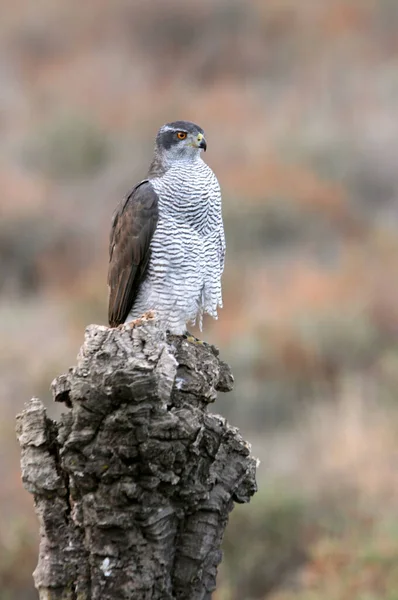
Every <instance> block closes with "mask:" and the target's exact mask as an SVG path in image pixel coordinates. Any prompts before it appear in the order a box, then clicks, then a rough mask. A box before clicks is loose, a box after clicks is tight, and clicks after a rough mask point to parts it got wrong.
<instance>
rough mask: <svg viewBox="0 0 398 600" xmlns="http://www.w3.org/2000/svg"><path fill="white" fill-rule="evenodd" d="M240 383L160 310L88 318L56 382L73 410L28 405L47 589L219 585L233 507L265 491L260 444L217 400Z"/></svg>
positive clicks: (110, 598) (114, 590)
mask: <svg viewBox="0 0 398 600" xmlns="http://www.w3.org/2000/svg"><path fill="white" fill-rule="evenodd" d="M232 384H233V377H232V374H231V371H230V369H229V367H228V366H227V365H226V364H225V363H223V362H222V361H221V360H220V359H219V357H218V351H217V350H216V349H215V348H214V347H211V346H208V345H202V344H198V343H195V342H190V341H188V340H186V339H184V338H182V337H173V336H169V337H167V336H166V334H165V332H163V331H161V330H160V329H159V328H158V326H157V324H156V322H155V321H154V320H152V319H148V320H143V321H142V323H141V324H140V325H139V326H136V327H135V328H134V329H132V330H131V329H124V330H119V329H109V328H107V327H102V326H97V325H91V326H89V327H88V328H87V330H86V337H85V342H84V345H83V346H82V348H81V350H80V353H79V355H78V360H77V366H76V367H73V368H71V369H70V370H69V372H68V373H67V374H66V375H61V376H60V377H58V378H57V379H56V380H54V382H53V384H52V389H53V394H54V399H55V401H59V402H64V403H65V404H66V406H67V407H68V408H69V410H68V412H67V413H66V414H64V415H63V416H62V418H61V419H60V421H59V422H54V421H52V420H51V419H49V418H48V417H47V416H46V411H45V409H44V406H43V405H42V403H41V402H40V400H38V399H37V398H33V399H32V400H31V401H30V402H29V403H28V404H27V405H26V407H25V409H24V411H23V412H22V413H21V414H20V415H18V417H17V433H18V438H19V443H20V445H21V449H22V459H21V465H22V477H23V482H24V485H25V487H26V489H27V490H28V491H29V492H30V493H32V494H33V496H34V501H35V507H36V512H37V515H38V518H39V521H40V533H41V542H40V551H39V562H38V565H37V567H36V570H35V572H34V581H35V585H36V588H37V589H38V591H39V596H40V600H60V599H62V600H100V599H101V600H127V599H129V600H132V599H136V600H158V599H159V600H160V599H161V600H203V599H210V598H211V592H212V590H214V589H215V581H216V573H217V566H218V564H219V563H220V561H221V550H220V545H221V539H222V535H223V532H224V529H225V527H226V524H227V520H228V514H229V512H230V511H231V509H232V507H233V503H234V502H247V501H248V500H249V498H250V496H251V495H252V494H253V493H254V492H255V491H256V482H255V469H256V461H255V459H254V458H253V457H251V456H250V448H249V445H248V444H247V443H246V442H245V441H244V440H243V439H242V437H241V436H240V434H239V432H238V431H237V429H236V428H233V427H230V426H229V425H228V423H227V422H226V421H225V419H223V418H222V417H220V416H218V415H213V414H209V413H208V412H207V409H208V404H209V403H211V402H213V401H214V400H215V398H216V394H217V390H221V391H228V390H230V389H232Z"/></svg>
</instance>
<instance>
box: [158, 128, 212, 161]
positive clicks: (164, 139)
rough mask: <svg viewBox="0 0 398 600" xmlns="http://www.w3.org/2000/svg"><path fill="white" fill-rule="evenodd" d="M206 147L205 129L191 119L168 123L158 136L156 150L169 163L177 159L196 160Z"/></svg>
mask: <svg viewBox="0 0 398 600" xmlns="http://www.w3.org/2000/svg"><path fill="white" fill-rule="evenodd" d="M206 148H207V143H206V139H205V136H204V131H203V129H202V128H201V127H199V125H195V123H191V122H190V121H174V122H173V123H166V125H163V126H162V127H161V128H160V129H159V131H158V134H157V136H156V150H157V151H158V152H159V153H160V155H161V156H162V158H163V159H164V160H165V162H167V163H168V164H170V163H172V162H174V161H177V160H187V161H191V160H195V159H196V158H197V157H198V156H199V154H200V151H201V150H205V151H206Z"/></svg>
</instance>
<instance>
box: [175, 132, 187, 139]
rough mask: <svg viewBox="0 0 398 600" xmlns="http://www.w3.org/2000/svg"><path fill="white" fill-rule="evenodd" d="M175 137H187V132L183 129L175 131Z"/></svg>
mask: <svg viewBox="0 0 398 600" xmlns="http://www.w3.org/2000/svg"><path fill="white" fill-rule="evenodd" d="M177 137H178V139H179V140H185V138H186V137H187V134H186V133H185V131H179V132H178V133H177Z"/></svg>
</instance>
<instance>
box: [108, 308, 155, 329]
mask: <svg viewBox="0 0 398 600" xmlns="http://www.w3.org/2000/svg"><path fill="white" fill-rule="evenodd" d="M155 318H156V314H155V311H153V310H147V312H145V313H144V314H143V315H141V317H139V318H138V319H134V321H128V323H122V324H121V325H118V327H117V328H118V329H126V328H128V329H134V327H139V326H140V325H142V324H143V323H145V322H146V321H152V320H153V319H155Z"/></svg>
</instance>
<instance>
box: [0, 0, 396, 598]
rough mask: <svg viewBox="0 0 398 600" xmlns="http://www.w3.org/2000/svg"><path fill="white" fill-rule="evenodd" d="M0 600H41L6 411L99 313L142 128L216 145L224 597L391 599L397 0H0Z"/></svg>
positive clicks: (209, 324) (62, 364) (148, 141)
mask: <svg viewBox="0 0 398 600" xmlns="http://www.w3.org/2000/svg"><path fill="white" fill-rule="evenodd" d="M0 12H1V22H0V190H1V196H0V214H1V219H0V370H1V371H0V403H1V404H0V410H1V413H0V481H1V485H0V514H1V519H0V600H33V599H34V598H36V597H37V596H36V594H35V591H34V589H33V583H32V579H31V573H32V571H33V569H34V567H35V564H36V560H37V548H38V531H37V529H38V528H37V522H36V519H35V516H34V512H33V503H32V498H31V497H30V496H29V495H28V494H27V493H26V492H25V491H24V490H23V488H22V486H21V482H20V473H19V451H18V448H17V444H16V441H15V434H14V417H15V414H16V413H17V412H18V411H20V410H21V408H22V406H23V403H24V402H25V401H26V400H28V399H29V398H30V397H31V396H33V395H37V396H39V397H40V398H41V399H42V400H43V401H45V402H46V404H47V405H48V407H49V414H50V415H55V414H56V412H55V409H54V407H53V406H52V400H51V397H50V393H49V385H50V382H51V380H52V379H53V378H54V377H55V376H56V375H58V374H61V373H62V372H64V371H65V370H66V369H68V367H69V366H71V365H73V364H75V357H76V354H77V352H78V349H79V346H80V344H81V343H82V340H83V334H84V328H85V326H86V325H87V324H89V323H92V322H95V323H105V322H106V304H107V289H106V273H107V261H108V257H107V252H108V233H109V227H110V220H111V215H112V212H113V210H114V208H115V206H116V204H117V202H118V201H119V200H120V199H121V198H122V197H123V195H124V194H125V192H126V191H127V190H128V189H129V188H130V187H131V186H132V185H134V184H135V183H136V182H137V181H139V180H140V179H141V178H143V177H144V176H145V174H146V169H147V168H148V165H149V161H150V158H151V154H152V148H153V140H154V136H155V134H156V132H157V129H158V128H159V126H160V125H161V124H163V123H164V122H166V121H172V120H175V119H188V120H192V121H195V122H196V123H198V124H200V125H201V126H202V127H203V128H204V129H205V131H206V133H207V139H208V152H207V154H206V156H205V158H206V161H207V162H208V163H209V164H210V166H211V167H212V168H213V169H214V171H215V172H216V174H217V176H218V178H219V180H220V183H221V187H222V190H223V199H224V208H223V210H224V218H225V227H226V236H227V262H226V270H225V275H224V279H223V285H224V301H225V308H224V309H223V310H222V311H220V318H219V321H218V322H215V321H211V320H207V321H206V322H205V330H204V334H203V337H204V339H206V340H207V341H210V342H213V343H215V344H216V345H218V346H219V348H220V350H221V355H222V357H223V358H224V359H225V360H227V361H228V362H229V363H230V364H231V365H232V367H233V371H234V374H235V378H236V387H235V391H234V392H233V393H232V394H226V395H224V396H222V395H221V397H220V398H219V399H218V400H217V402H216V404H215V406H214V407H213V410H214V411H216V412H221V413H222V414H223V415H225V416H227V417H228V419H229V420H230V422H231V423H232V424H233V425H236V426H239V427H240V428H241V430H242V434H243V435H244V437H245V438H246V439H248V440H250V441H251V442H252V448H253V453H254V454H255V455H256V456H257V457H259V458H260V460H261V464H260V467H259V471H258V480H259V492H258V494H257V495H256V497H255V498H254V499H253V501H252V503H251V504H250V505H249V506H243V507H237V508H236V510H235V511H234V512H233V513H232V515H231V519H230V525H229V527H228V531H227V535H226V539H225V542H224V551H225V559H224V562H223V564H222V566H221V568H220V572H219V577H218V589H217V592H216V593H215V595H214V597H215V600H255V599H263V598H267V599H269V600H345V599H347V600H382V599H383V600H384V599H386V600H397V598H398V592H397V590H398V569H397V566H396V563H397V561H398V514H397V510H396V506H397V494H398V469H397V466H398V445H397V436H398V397H397V390H398V344H397V339H398V338H397V335H398V286H397V279H398V168H397V156H398V118H397V106H398V34H397V31H398V3H397V2H396V1H395V0H318V1H315V0H300V2H297V1H296V0H267V2H265V1H264V0H250V1H248V0H246V1H239V2H238V1H235V0H201V2H189V1H188V2H187V1H186V0H168V1H166V0H150V1H149V0H148V1H145V2H144V1H143V0H142V1H138V0H135V1H134V0H130V1H128V0H112V2H109V1H108V0H95V1H94V0H85V1H84V2H82V1H81V0H79V1H77V0H57V1H54V0H36V1H35V2H34V3H33V2H29V0H12V1H11V0H0Z"/></svg>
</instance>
